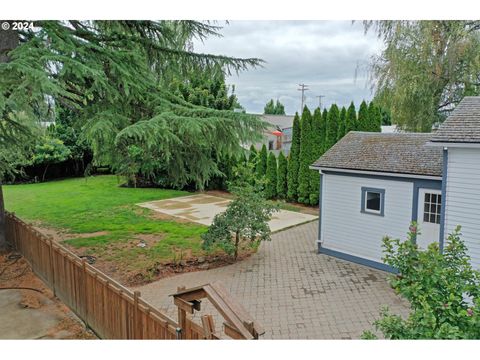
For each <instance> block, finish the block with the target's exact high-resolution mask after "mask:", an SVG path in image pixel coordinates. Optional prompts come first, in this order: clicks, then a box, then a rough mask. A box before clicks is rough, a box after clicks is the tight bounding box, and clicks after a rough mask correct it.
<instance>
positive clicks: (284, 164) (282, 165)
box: [277, 152, 288, 199]
mask: <svg viewBox="0 0 480 360" xmlns="http://www.w3.org/2000/svg"><path fill="white" fill-rule="evenodd" d="M287 169H288V161H287V158H286V157H285V155H283V152H280V154H279V155H278V176H277V197H278V198H279V199H285V198H286V197H287V189H288V187H287V174H288V170H287Z"/></svg>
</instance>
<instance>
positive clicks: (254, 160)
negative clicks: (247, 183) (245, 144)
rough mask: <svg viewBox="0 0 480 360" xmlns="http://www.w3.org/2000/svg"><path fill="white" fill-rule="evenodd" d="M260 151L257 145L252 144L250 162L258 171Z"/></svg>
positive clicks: (254, 169)
mask: <svg viewBox="0 0 480 360" xmlns="http://www.w3.org/2000/svg"><path fill="white" fill-rule="evenodd" d="M257 161H258V152H257V149H256V148H255V146H253V145H250V154H249V155H248V162H249V163H250V164H252V169H253V171H255V172H256V171H257V170H256V169H257Z"/></svg>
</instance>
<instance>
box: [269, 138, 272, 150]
mask: <svg viewBox="0 0 480 360" xmlns="http://www.w3.org/2000/svg"><path fill="white" fill-rule="evenodd" d="M268 150H273V140H269V141H268Z"/></svg>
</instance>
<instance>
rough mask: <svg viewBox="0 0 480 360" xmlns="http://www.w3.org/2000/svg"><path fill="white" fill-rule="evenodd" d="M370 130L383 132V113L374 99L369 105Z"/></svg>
mask: <svg viewBox="0 0 480 360" xmlns="http://www.w3.org/2000/svg"><path fill="white" fill-rule="evenodd" d="M368 121H369V130H368V131H372V132H382V113H381V112H380V109H379V108H378V106H376V105H375V104H374V102H373V101H371V102H370V104H369V105H368Z"/></svg>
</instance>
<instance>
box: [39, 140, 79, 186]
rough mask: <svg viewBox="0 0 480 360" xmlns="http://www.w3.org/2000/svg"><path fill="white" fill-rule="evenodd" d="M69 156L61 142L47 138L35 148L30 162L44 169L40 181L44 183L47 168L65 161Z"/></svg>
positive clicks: (68, 151) (67, 150)
mask: <svg viewBox="0 0 480 360" xmlns="http://www.w3.org/2000/svg"><path fill="white" fill-rule="evenodd" d="M69 156H70V150H69V149H68V148H67V147H66V146H65V145H64V144H63V142H62V141H61V140H59V139H53V138H50V137H47V138H45V140H44V141H43V142H42V143H41V144H39V145H36V146H35V152H34V154H33V159H32V160H33V164H34V165H43V166H44V167H45V168H44V171H43V175H42V181H45V175H46V174H47V170H48V167H49V166H50V165H52V164H56V163H59V162H62V161H65V160H67V159H68V157H69Z"/></svg>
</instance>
